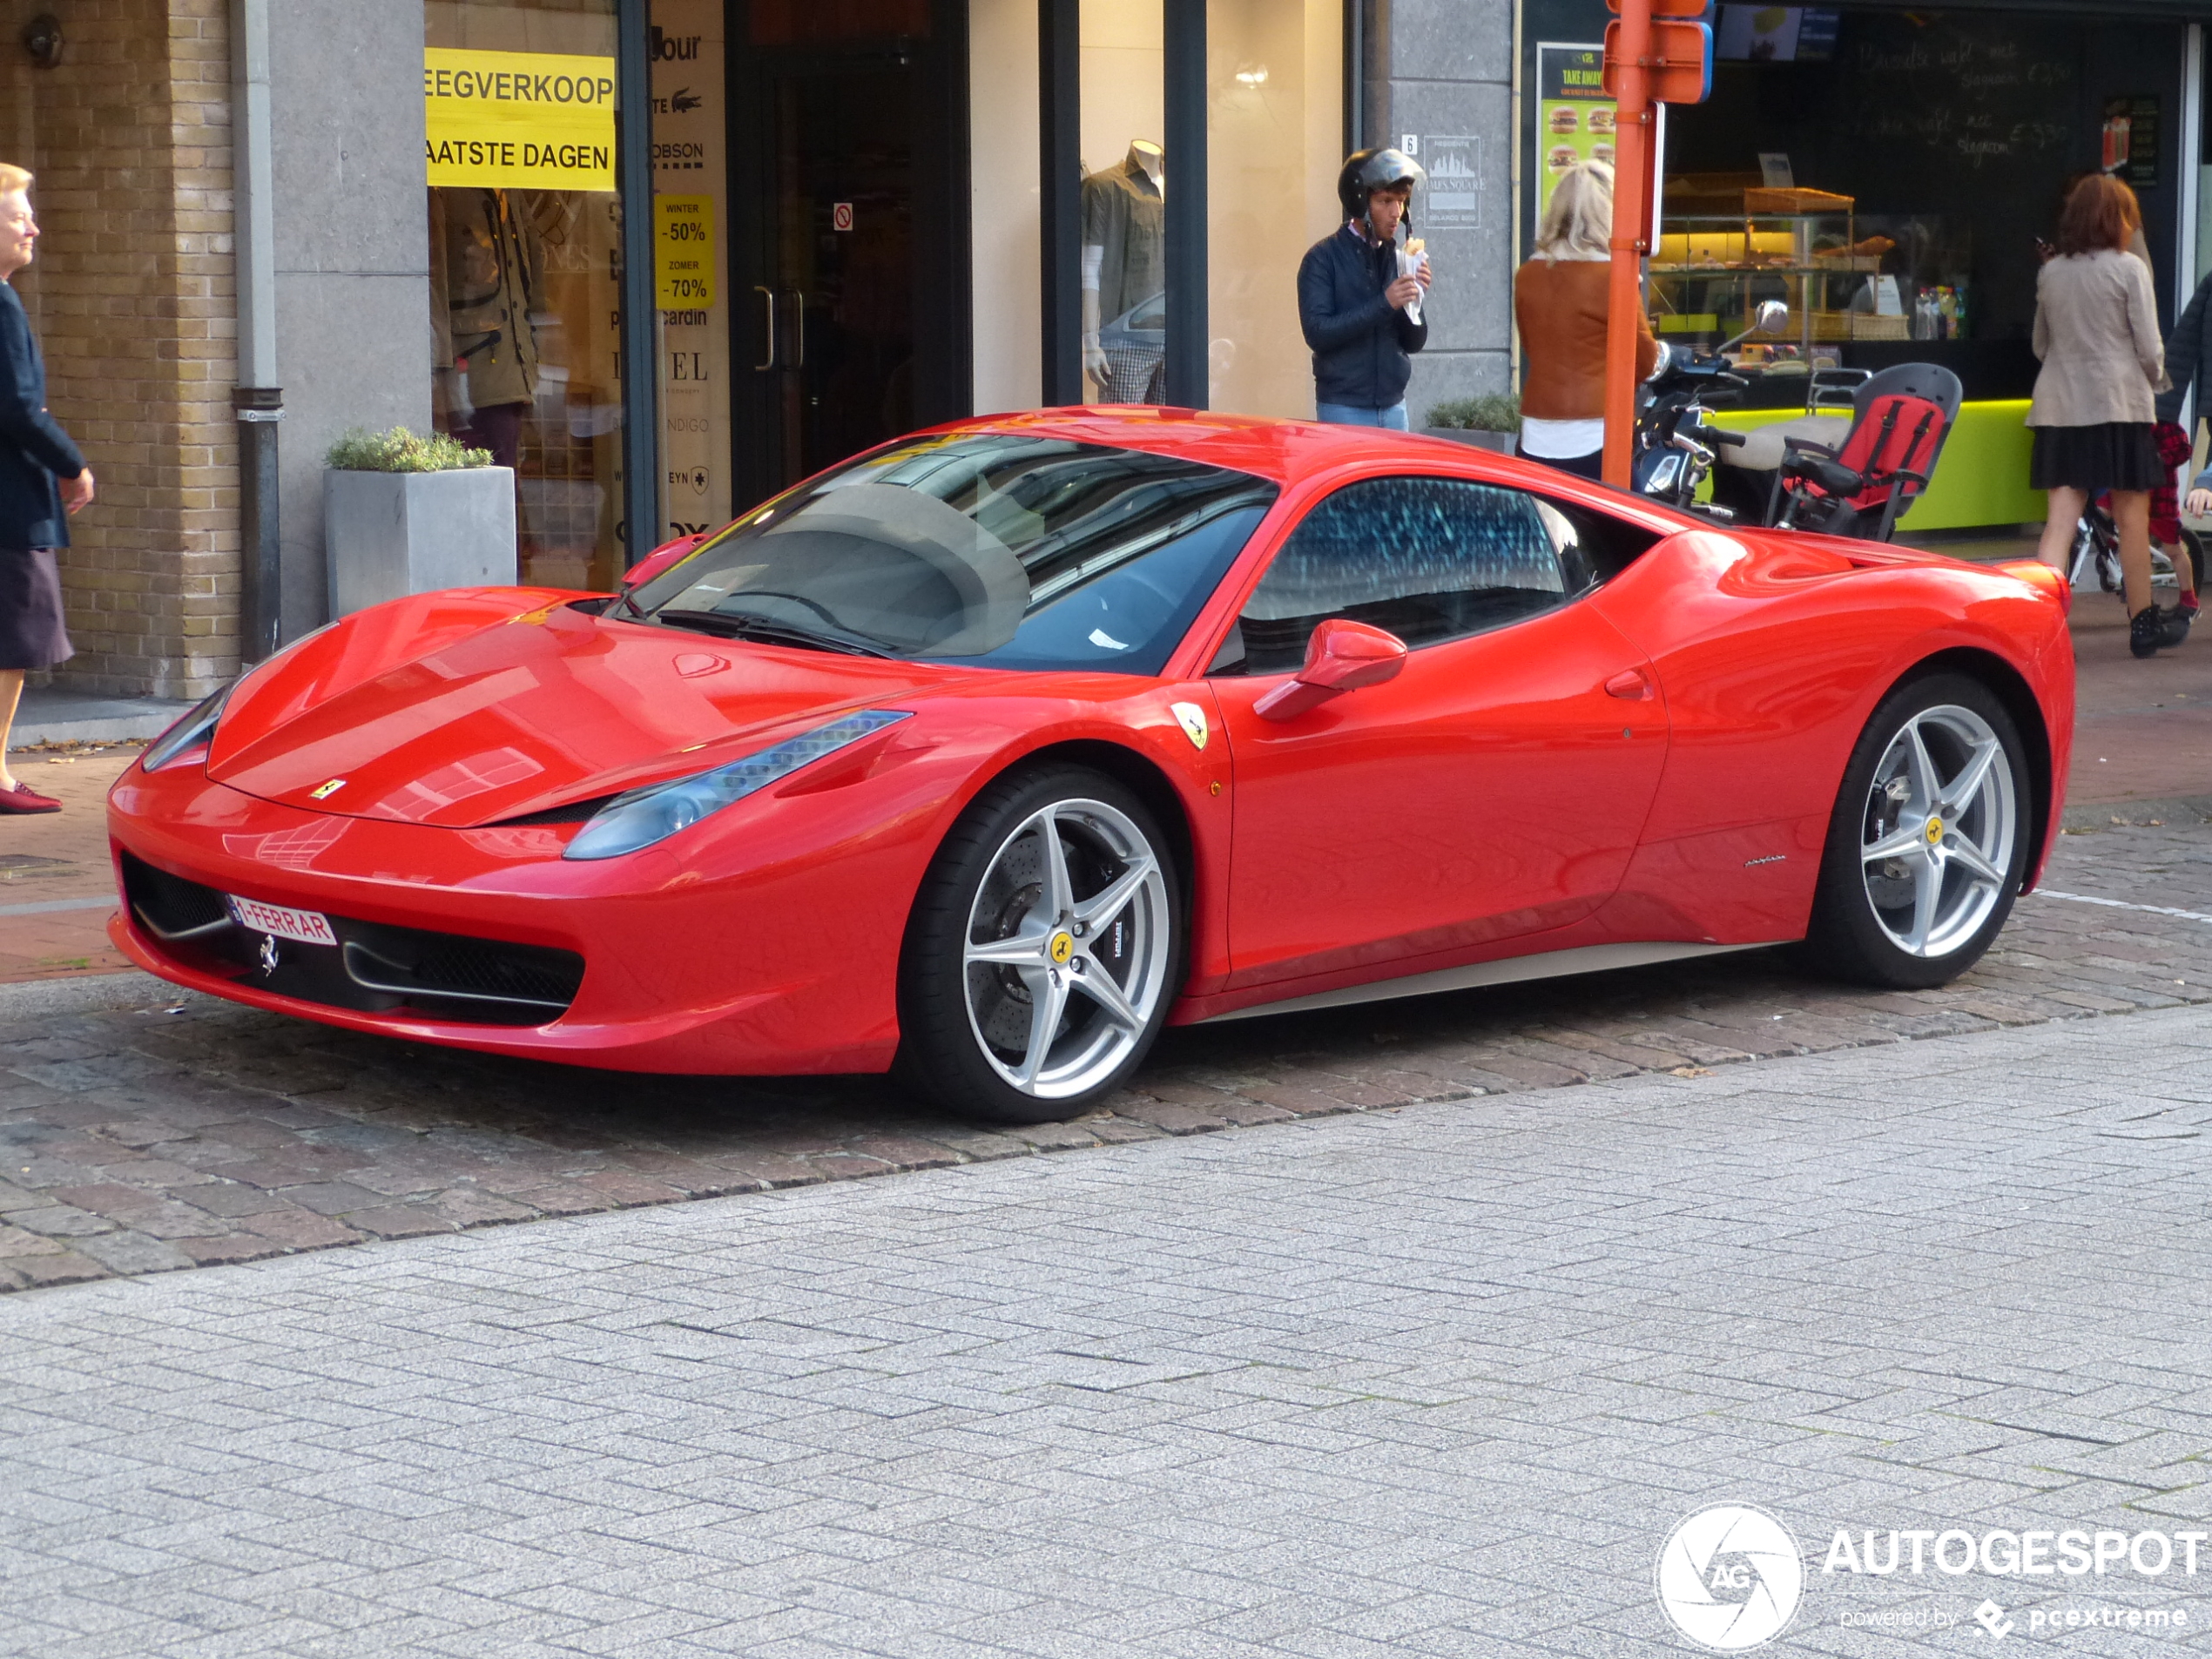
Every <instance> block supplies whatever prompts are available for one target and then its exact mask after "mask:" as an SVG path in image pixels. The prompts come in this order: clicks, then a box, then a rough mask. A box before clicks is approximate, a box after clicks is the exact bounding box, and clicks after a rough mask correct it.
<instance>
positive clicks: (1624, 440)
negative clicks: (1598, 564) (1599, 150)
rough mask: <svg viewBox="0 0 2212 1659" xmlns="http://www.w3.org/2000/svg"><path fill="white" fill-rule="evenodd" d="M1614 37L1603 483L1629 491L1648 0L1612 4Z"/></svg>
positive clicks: (1645, 191) (1645, 160) (1639, 303)
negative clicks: (1610, 267) (1616, 20)
mask: <svg viewBox="0 0 2212 1659" xmlns="http://www.w3.org/2000/svg"><path fill="white" fill-rule="evenodd" d="M1614 3H1615V9H1616V10H1618V11H1619V12H1620V14H1621V21H1620V23H1619V24H1618V25H1617V28H1618V30H1619V32H1618V34H1617V36H1615V37H1614V39H1613V40H1611V41H1608V47H1611V48H1613V49H1614V50H1612V51H1608V54H1607V55H1608V58H1609V59H1610V60H1611V61H1610V62H1609V63H1608V65H1607V66H1608V68H1609V69H1610V70H1611V71H1613V79H1614V86H1613V94H1614V101H1615V110H1614V115H1613V119H1614V124H1615V128H1614V139H1613V144H1614V166H1613V239H1612V243H1611V246H1612V249H1613V275H1612V281H1611V283H1610V285H1609V287H1608V290H1607V299H1606V323H1605V462H1604V474H1605V482H1607V483H1608V484H1611V485H1613V486H1614V487H1615V489H1628V488H1629V473H1630V469H1631V468H1632V467H1633V465H1634V459H1633V457H1634V454H1635V450H1634V448H1633V446H1634V443H1635V424H1636V335H1637V332H1638V331H1637V328H1636V319H1637V318H1638V317H1639V316H1640V315H1641V314H1642V311H1643V256H1644V254H1645V253H1648V252H1649V251H1650V250H1649V234H1648V226H1647V220H1648V219H1649V194H1650V180H1651V161H1652V156H1651V140H1652V125H1653V123H1652V113H1651V64H1652V51H1651V0H1614Z"/></svg>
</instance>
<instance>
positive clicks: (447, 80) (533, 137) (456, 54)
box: [422, 46, 615, 190]
mask: <svg viewBox="0 0 2212 1659" xmlns="http://www.w3.org/2000/svg"><path fill="white" fill-rule="evenodd" d="M422 102H423V113H424V118H425V120H424V131H425V139H426V142H425V145H424V148H425V152H426V156H427V159H428V165H429V174H430V178H429V181H430V183H431V184H433V185H478V186H482V187H484V188H488V189H500V188H506V189H516V188H523V189H528V188H536V189H540V190H612V189H613V188H614V187H615V60H614V59H613V58H611V57H568V56H564V55H560V54H556V53H552V52H493V51H472V50H469V49H466V48H456V47H447V46H431V47H428V48H426V49H425V50H424V51H423V54H422Z"/></svg>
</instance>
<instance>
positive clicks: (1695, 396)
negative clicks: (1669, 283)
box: [1629, 300, 1790, 523]
mask: <svg viewBox="0 0 2212 1659" xmlns="http://www.w3.org/2000/svg"><path fill="white" fill-rule="evenodd" d="M1789 325H1790V307H1787V306H1785V305H1784V304H1783V303H1782V302H1781V301H1780V300H1768V301H1766V302H1765V303H1764V305H1762V306H1761V307H1759V309H1758V315H1757V319H1756V320H1754V321H1753V322H1752V324H1751V326H1750V327H1749V328H1746V329H1745V330H1744V331H1743V333H1742V334H1737V336H1736V337H1735V338H1733V339H1732V340H1727V341H1723V342H1722V343H1721V344H1720V345H1719V346H1718V347H1716V348H1715V349H1713V350H1712V351H1710V352H1703V351H1699V350H1697V349H1696V348H1695V347H1677V346H1672V345H1669V344H1667V343H1664V342H1662V343H1661V345H1660V347H1659V364H1658V367H1657V368H1655V369H1654V370H1653V371H1652V374H1651V378H1650V379H1649V380H1648V381H1645V382H1644V386H1643V395H1644V398H1645V401H1644V404H1643V408H1642V414H1641V415H1640V416H1639V417H1638V419H1637V421H1636V442H1635V461H1634V463H1633V467H1632V469H1631V471H1630V474H1629V476H1630V477H1631V479H1632V480H1633V481H1634V483H1635V490H1636V493H1637V494H1639V495H1643V496H1650V497H1651V498H1652V499H1653V500H1655V501H1662V502H1666V503H1667V504H1668V505H1669V507H1676V508H1680V509H1683V511H1685V512H1700V513H1703V514H1704V515H1705V516H1708V517H1710V518H1715V519H1718V520H1720V521H1721V522H1722V523H1733V522H1735V520H1736V518H1737V513H1736V511H1735V509H1731V508H1729V507H1725V506H1717V505H1716V504H1714V503H1712V502H1699V501H1698V499H1697V491H1698V488H1699V486H1700V485H1702V484H1703V483H1704V482H1705V481H1706V479H1707V478H1709V477H1710V476H1711V475H1712V471H1713V467H1714V465H1715V463H1716V462H1717V461H1718V460H1719V459H1720V452H1721V451H1722V450H1723V449H1724V448H1730V447H1731V446H1734V445H1737V444H1740V443H1742V442H1743V434H1741V433H1738V432H1730V431H1727V430H1725V429H1723V428H1720V427H1716V426H1715V425H1714V424H1713V423H1712V420H1711V417H1710V414H1709V411H1710V410H1711V409H1714V408H1720V407H1722V406H1723V405H1725V404H1728V403H1732V402H1734V401H1736V399H1737V396H1738V395H1740V394H1741V393H1742V392H1743V389H1744V388H1746V387H1747V386H1749V385H1750V381H1746V380H1745V379H1744V378H1743V376H1742V375H1740V374H1735V373H1733V372H1732V371H1731V369H1730V365H1729V362H1728V360H1727V358H1726V356H1725V355H1724V354H1725V353H1726V352H1728V351H1729V350H1730V349H1731V348H1732V347H1737V346H1740V345H1742V344H1743V342H1744V341H1747V340H1749V339H1750V337H1751V336H1752V335H1754V334H1780V333H1781V332H1782V331H1783V330H1784V328H1786V327H1789Z"/></svg>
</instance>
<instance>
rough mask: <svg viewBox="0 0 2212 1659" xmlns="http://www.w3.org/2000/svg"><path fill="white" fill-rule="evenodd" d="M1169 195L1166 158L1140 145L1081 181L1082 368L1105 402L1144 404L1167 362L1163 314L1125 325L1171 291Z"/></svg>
mask: <svg viewBox="0 0 2212 1659" xmlns="http://www.w3.org/2000/svg"><path fill="white" fill-rule="evenodd" d="M1166 190H1167V157H1166V155H1165V153H1164V152H1163V151H1162V150H1161V148H1160V146H1159V145H1157V144H1151V143H1148V142H1146V141H1145V140H1144V139H1142V138H1139V139H1136V140H1135V141H1134V142H1132V143H1131V144H1130V147H1129V153H1128V155H1126V156H1124V157H1123V158H1122V159H1121V160H1120V161H1118V162H1116V164H1115V165H1113V166H1110V167H1104V168H1102V169H1100V170H1099V171H1098V172H1095V173H1092V174H1090V175H1089V177H1088V178H1086V179H1084V180H1083V184H1082V249H1083V263H1082V327H1083V342H1082V343H1083V369H1084V372H1085V373H1086V374H1089V376H1090V378H1091V380H1092V381H1094V382H1095V383H1096V385H1097V387H1098V388H1099V401H1102V402H1106V403H1142V402H1144V401H1147V400H1148V399H1149V398H1150V396H1151V395H1153V387H1154V381H1155V380H1156V378H1157V371H1158V369H1159V368H1160V365H1161V363H1162V362H1163V361H1164V360H1165V358H1166V356H1167V331H1166V329H1165V327H1164V326H1158V327H1142V326H1137V325H1136V324H1135V323H1134V321H1124V319H1127V318H1128V317H1129V314H1130V312H1132V311H1134V310H1135V309H1136V307H1140V306H1142V305H1143V304H1144V302H1145V301H1146V300H1152V299H1156V298H1157V297H1158V295H1159V294H1160V293H1162V292H1163V290H1164V289H1165V288H1166V287H1167V196H1166ZM1116 323H1120V324H1121V325H1122V326H1121V327H1114V326H1113V325H1115V324H1116ZM1161 323H1162V325H1163V324H1164V314H1162V318H1161ZM1106 332H1110V333H1112V334H1113V335H1114V336H1115V338H1114V339H1113V340H1112V341H1110V342H1103V341H1102V339H1101V336H1102V334H1103V333H1106Z"/></svg>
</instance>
